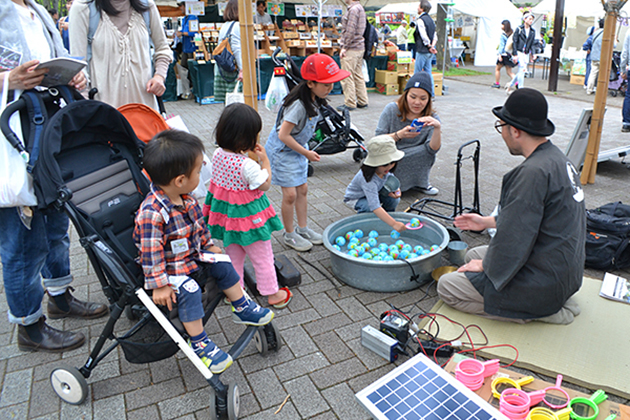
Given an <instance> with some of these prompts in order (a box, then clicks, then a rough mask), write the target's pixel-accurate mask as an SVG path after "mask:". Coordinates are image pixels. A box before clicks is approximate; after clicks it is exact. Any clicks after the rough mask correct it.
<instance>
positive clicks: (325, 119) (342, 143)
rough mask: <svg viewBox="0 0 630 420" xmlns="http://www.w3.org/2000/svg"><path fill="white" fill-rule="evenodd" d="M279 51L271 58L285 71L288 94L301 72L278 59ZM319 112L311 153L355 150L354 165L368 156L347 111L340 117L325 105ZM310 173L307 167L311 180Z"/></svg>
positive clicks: (310, 146)
mask: <svg viewBox="0 0 630 420" xmlns="http://www.w3.org/2000/svg"><path fill="white" fill-rule="evenodd" d="M281 51H282V50H281V49H280V47H278V48H276V50H275V51H274V52H273V54H272V55H271V58H272V60H273V62H274V64H275V65H276V66H277V67H284V69H285V78H286V81H287V86H288V87H289V91H290V90H291V89H293V88H294V87H295V86H297V85H298V84H299V83H300V82H301V81H302V76H301V74H300V68H299V67H298V65H297V64H295V61H293V59H292V58H291V57H289V56H286V58H284V59H283V60H281V59H279V58H278V54H279V53H280V52H281ZM319 112H320V114H321V118H320V119H319V121H318V122H317V127H316V129H315V134H314V135H313V138H312V139H311V140H310V141H309V142H308V147H309V149H310V150H314V151H316V152H317V153H319V154H320V155H332V154H335V153H341V152H344V151H345V150H346V149H355V150H354V152H353V153H352V158H353V159H354V161H355V162H360V161H361V160H362V159H364V158H365V157H366V156H367V149H366V147H365V144H364V140H363V137H362V136H361V134H359V131H358V129H357V128H356V127H355V126H354V125H353V124H352V123H351V121H350V113H349V112H348V110H345V111H344V113H343V115H340V114H339V113H338V112H337V111H336V110H335V109H334V108H333V107H331V106H330V105H324V106H322V107H321V108H320V109H319ZM352 143H354V144H352ZM313 171H314V169H313V166H312V165H311V164H310V163H309V165H308V176H311V175H312V174H313Z"/></svg>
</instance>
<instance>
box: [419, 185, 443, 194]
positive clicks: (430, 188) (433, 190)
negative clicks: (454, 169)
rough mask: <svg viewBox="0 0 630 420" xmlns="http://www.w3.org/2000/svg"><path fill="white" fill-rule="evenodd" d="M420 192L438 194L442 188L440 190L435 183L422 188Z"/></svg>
mask: <svg viewBox="0 0 630 420" xmlns="http://www.w3.org/2000/svg"><path fill="white" fill-rule="evenodd" d="M420 192H421V193H422V194H426V195H438V193H439V192H440V190H438V189H437V188H435V187H434V186H433V185H429V186H428V187H426V188H420Z"/></svg>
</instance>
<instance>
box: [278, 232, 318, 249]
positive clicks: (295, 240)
mask: <svg viewBox="0 0 630 420" xmlns="http://www.w3.org/2000/svg"><path fill="white" fill-rule="evenodd" d="M284 244H285V245H287V246H290V247H291V248H293V249H295V250H296V251H300V252H303V251H310V249H311V248H313V244H312V243H311V242H310V241H308V240H306V239H304V238H303V237H301V236H300V235H298V234H297V233H296V232H291V233H286V232H285V234H284Z"/></svg>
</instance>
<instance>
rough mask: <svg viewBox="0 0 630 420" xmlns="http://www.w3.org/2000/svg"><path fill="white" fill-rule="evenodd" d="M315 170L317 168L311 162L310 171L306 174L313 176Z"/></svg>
mask: <svg viewBox="0 0 630 420" xmlns="http://www.w3.org/2000/svg"><path fill="white" fill-rule="evenodd" d="M313 172H315V168H313V165H311V164H310V163H309V164H308V172H306V176H307V177H309V178H310V177H311V176H313Z"/></svg>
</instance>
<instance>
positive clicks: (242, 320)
mask: <svg viewBox="0 0 630 420" xmlns="http://www.w3.org/2000/svg"><path fill="white" fill-rule="evenodd" d="M273 317H274V313H273V312H272V311H271V310H270V309H267V308H262V307H261V306H260V305H259V304H257V303H256V302H254V301H253V300H248V301H247V304H246V306H242V307H240V308H235V307H234V306H232V320H233V321H234V322H235V323H237V324H245V325H254V326H256V327H261V326H263V325H267V324H269V323H270V322H271V320H272V319H273Z"/></svg>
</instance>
